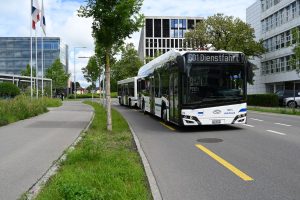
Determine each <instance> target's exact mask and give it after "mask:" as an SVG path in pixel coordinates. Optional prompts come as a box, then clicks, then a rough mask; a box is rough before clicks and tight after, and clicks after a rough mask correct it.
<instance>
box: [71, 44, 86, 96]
mask: <svg viewBox="0 0 300 200" xmlns="http://www.w3.org/2000/svg"><path fill="white" fill-rule="evenodd" d="M85 48H86V47H74V97H75V99H76V93H77V90H76V68H75V61H76V57H75V51H76V49H85Z"/></svg>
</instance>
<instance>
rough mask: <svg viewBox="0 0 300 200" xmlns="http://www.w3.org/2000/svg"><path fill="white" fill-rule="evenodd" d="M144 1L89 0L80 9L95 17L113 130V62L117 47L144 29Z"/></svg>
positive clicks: (83, 14)
mask: <svg viewBox="0 0 300 200" xmlns="http://www.w3.org/2000/svg"><path fill="white" fill-rule="evenodd" d="M142 3H143V1H142V0H118V1H115V0H113V1H111V0H86V5H85V6H80V9H79V10H78V15H79V16H80V17H87V18H89V17H92V18H93V24H92V30H93V33H92V35H93V37H94V39H95V42H96V44H97V46H98V48H100V49H103V55H105V76H106V77H105V80H106V104H107V105H106V107H107V129H108V130H112V122H111V100H110V60H111V52H112V50H113V48H114V47H118V46H120V45H121V44H122V43H123V41H124V40H125V39H126V38H127V37H129V36H130V35H131V34H132V33H133V32H135V31H138V30H139V28H140V27H141V26H142V22H143V16H142V15H141V14H140V13H139V12H140V9H141V7H142Z"/></svg>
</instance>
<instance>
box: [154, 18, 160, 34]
mask: <svg viewBox="0 0 300 200" xmlns="http://www.w3.org/2000/svg"><path fill="white" fill-rule="evenodd" d="M154 37H161V20H160V19H154Z"/></svg>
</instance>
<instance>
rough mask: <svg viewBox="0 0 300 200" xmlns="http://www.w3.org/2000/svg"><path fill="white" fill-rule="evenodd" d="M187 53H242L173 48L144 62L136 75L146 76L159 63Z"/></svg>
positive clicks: (159, 64) (157, 66)
mask: <svg viewBox="0 0 300 200" xmlns="http://www.w3.org/2000/svg"><path fill="white" fill-rule="evenodd" d="M187 53H228V54H232V53H235V54H236V53H242V52H239V51H207V50H202V51H195V50H191V51H178V50H175V49H172V50H170V51H168V52H166V53H164V54H162V55H161V56H159V57H157V58H155V59H154V60H152V61H150V62H149V63H147V64H145V65H144V66H142V67H141V68H140V69H139V72H138V76H139V77H141V76H147V75H148V74H150V73H152V72H153V71H154V70H155V69H156V68H159V67H161V65H162V64H163V63H166V62H168V61H170V60H174V59H176V57H177V56H180V55H181V56H183V55H185V54H187Z"/></svg>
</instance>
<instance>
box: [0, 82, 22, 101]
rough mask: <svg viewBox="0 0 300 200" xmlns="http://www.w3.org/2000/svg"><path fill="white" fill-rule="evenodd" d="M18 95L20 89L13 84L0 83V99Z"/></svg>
mask: <svg viewBox="0 0 300 200" xmlns="http://www.w3.org/2000/svg"><path fill="white" fill-rule="evenodd" d="M19 94H20V89H19V88H18V87H17V86H16V85H14V84H13V83H0V97H3V98H14V97H15V96H17V95H19Z"/></svg>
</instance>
